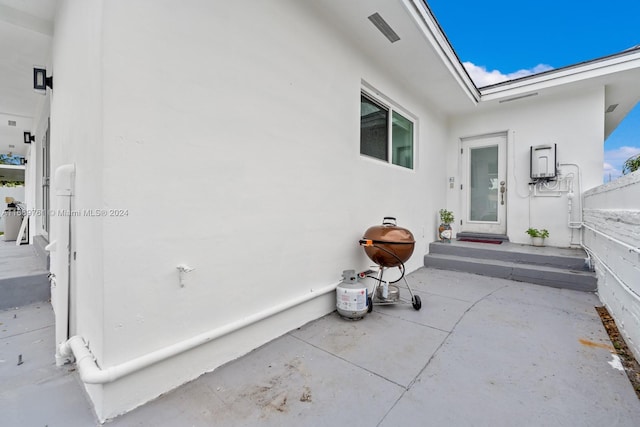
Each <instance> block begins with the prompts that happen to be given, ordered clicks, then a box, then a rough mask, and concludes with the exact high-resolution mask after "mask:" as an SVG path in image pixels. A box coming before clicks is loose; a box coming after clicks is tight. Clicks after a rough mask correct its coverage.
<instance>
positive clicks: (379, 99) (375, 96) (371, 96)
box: [358, 87, 418, 171]
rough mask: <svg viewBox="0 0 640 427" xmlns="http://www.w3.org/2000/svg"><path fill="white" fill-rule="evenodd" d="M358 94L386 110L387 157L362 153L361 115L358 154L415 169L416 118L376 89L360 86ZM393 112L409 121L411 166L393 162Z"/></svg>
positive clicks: (407, 168)
mask: <svg viewBox="0 0 640 427" xmlns="http://www.w3.org/2000/svg"><path fill="white" fill-rule="evenodd" d="M360 96H361V97H364V98H367V99H368V100H369V101H371V102H372V103H374V104H376V105H378V106H379V107H381V108H384V109H386V110H387V153H386V154H387V158H386V159H381V158H379V157H375V156H372V155H369V154H364V153H362V116H360V117H361V122H360V143H359V149H358V151H359V153H360V156H361V157H365V158H368V159H373V160H377V161H379V162H382V163H386V164H388V165H391V166H394V167H398V168H402V169H404V170H410V171H415V170H416V140H417V136H416V135H417V133H418V120H417V118H416V117H415V116H414V115H413V114H411V113H409V112H408V111H407V110H405V109H404V108H402V107H400V106H399V105H398V104H397V103H395V102H392V101H390V100H389V99H387V98H386V97H383V96H382V95H380V93H378V92H377V91H375V93H374V91H372V90H370V89H366V88H364V87H362V88H360ZM361 108H362V107H361ZM361 111H362V110H361ZM394 113H396V114H399V115H400V116H401V117H402V118H404V119H405V120H407V121H409V122H410V123H411V125H412V127H411V167H407V166H403V165H400V164H396V163H394V162H393V115H394Z"/></svg>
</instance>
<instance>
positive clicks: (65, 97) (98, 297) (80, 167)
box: [49, 1, 104, 402]
mask: <svg viewBox="0 0 640 427" xmlns="http://www.w3.org/2000/svg"><path fill="white" fill-rule="evenodd" d="M101 33H102V2H101V1H87V2H84V1H61V2H60V5H59V9H58V12H57V15H56V20H55V36H54V39H53V44H52V68H53V70H52V74H53V75H54V76H55V77H54V79H55V83H54V88H55V89H54V90H52V91H50V92H51V94H50V96H51V176H52V179H51V205H52V208H54V209H55V208H56V207H59V206H60V204H59V203H60V200H59V199H58V198H57V197H56V195H55V194H56V190H55V188H56V187H57V185H58V184H59V183H58V182H56V179H55V177H54V175H55V170H56V169H57V168H58V167H60V166H62V165H67V164H73V165H75V189H74V194H75V195H74V198H73V201H72V209H73V210H77V211H81V210H85V209H86V210H95V209H101V208H103V207H104V201H103V179H104V173H103V165H104V163H103V157H104V147H103V137H102V106H103V103H102V65H101V61H102V55H101V52H102V47H101V46H102V35H101ZM65 207H66V205H65ZM68 222H69V217H68V216H66V217H65V216H61V215H54V216H51V224H50V227H51V230H52V232H51V233H50V236H49V240H50V242H53V241H56V240H58V239H59V240H61V241H64V239H65V237H64V236H60V235H56V234H55V233H54V232H53V230H56V229H60V228H64V225H65V224H68ZM71 228H72V229H71V251H72V254H71V259H70V262H71V268H70V271H71V299H70V302H71V325H70V333H71V335H82V336H83V337H86V339H88V340H89V341H90V343H91V350H92V351H93V352H94V353H95V354H96V355H98V356H99V357H100V355H102V352H103V348H104V341H103V332H104V330H103V328H104V322H103V281H104V275H103V252H104V247H103V243H104V242H103V226H102V221H100V220H99V219H97V218H95V217H90V216H74V217H73V218H72V221H71ZM68 259H69V258H68V252H67V251H66V248H65V247H63V246H62V245H59V246H58V247H57V249H56V251H55V252H52V253H51V265H52V271H53V269H54V268H55V266H59V265H66V263H67V260H68ZM60 260H61V261H60ZM56 273H59V272H57V271H56ZM56 321H58V318H57V319H56ZM88 392H89V394H90V396H91V398H92V400H93V401H94V402H100V401H101V400H102V397H101V389H100V388H99V387H90V388H88Z"/></svg>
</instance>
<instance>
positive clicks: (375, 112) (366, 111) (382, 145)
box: [360, 95, 389, 161]
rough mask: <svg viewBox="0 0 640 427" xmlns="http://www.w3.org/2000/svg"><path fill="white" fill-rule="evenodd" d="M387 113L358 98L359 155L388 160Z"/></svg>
mask: <svg viewBox="0 0 640 427" xmlns="http://www.w3.org/2000/svg"><path fill="white" fill-rule="evenodd" d="M388 122H389V111H388V110H387V109H385V108H384V107H382V106H381V105H378V104H377V103H375V102H373V101H372V100H370V99H369V98H367V97H365V96H363V95H361V96H360V154H364V155H367V156H371V157H375V158H377V159H380V160H384V161H387V160H388V154H387V152H388V144H389V131H388V126H387V124H388Z"/></svg>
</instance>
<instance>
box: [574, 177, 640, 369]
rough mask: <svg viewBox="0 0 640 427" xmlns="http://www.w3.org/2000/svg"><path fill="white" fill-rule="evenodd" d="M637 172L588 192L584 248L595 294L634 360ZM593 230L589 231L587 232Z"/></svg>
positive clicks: (638, 308) (638, 325)
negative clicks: (595, 283) (595, 275)
mask: <svg viewBox="0 0 640 427" xmlns="http://www.w3.org/2000/svg"><path fill="white" fill-rule="evenodd" d="M638 195H640V171H638V172H634V173H632V174H629V175H627V176H624V177H622V178H619V179H617V180H615V181H612V182H610V183H608V184H606V185H603V186H600V187H596V188H594V189H592V190H589V191H588V192H587V193H586V194H585V197H584V204H585V210H584V222H585V224H586V226H587V227H589V228H586V229H585V230H584V232H583V239H584V244H585V246H586V247H587V248H588V249H589V250H590V252H592V253H593V254H594V256H593V260H594V261H595V267H596V272H597V273H598V295H599V296H600V300H601V301H602V302H603V303H604V304H605V306H606V307H607V309H608V310H609V312H610V313H611V315H612V316H613V317H614V318H615V320H616V324H617V325H618V328H619V329H620V331H621V333H622V334H623V336H624V338H625V340H626V342H627V344H628V346H629V348H630V349H631V350H632V351H633V353H634V355H635V357H636V358H640V202H639V198H638ZM594 229H595V230H597V231H593V230H594Z"/></svg>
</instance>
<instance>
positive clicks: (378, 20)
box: [369, 12, 400, 43]
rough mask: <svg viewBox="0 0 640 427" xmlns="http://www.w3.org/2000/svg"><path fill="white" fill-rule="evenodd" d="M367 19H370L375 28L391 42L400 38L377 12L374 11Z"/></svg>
mask: <svg viewBox="0 0 640 427" xmlns="http://www.w3.org/2000/svg"><path fill="white" fill-rule="evenodd" d="M369 21H371V23H372V24H373V25H375V26H376V28H377V29H378V30H380V32H381V33H382V34H384V36H385V37H386V38H387V39H389V41H390V42H391V43H395V42H397V41H398V40H400V36H398V34H396V32H395V31H393V29H392V28H391V27H390V26H389V24H387V21H385V20H384V19H382V16H380V14H379V13H377V12H376V13H374V14H373V15H371V16H370V17H369Z"/></svg>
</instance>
